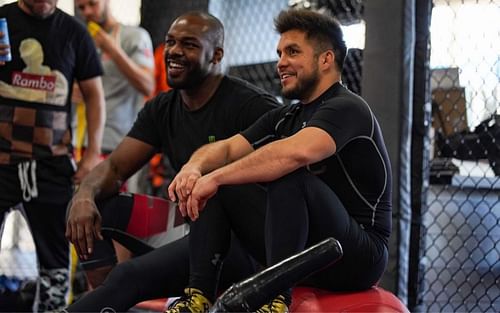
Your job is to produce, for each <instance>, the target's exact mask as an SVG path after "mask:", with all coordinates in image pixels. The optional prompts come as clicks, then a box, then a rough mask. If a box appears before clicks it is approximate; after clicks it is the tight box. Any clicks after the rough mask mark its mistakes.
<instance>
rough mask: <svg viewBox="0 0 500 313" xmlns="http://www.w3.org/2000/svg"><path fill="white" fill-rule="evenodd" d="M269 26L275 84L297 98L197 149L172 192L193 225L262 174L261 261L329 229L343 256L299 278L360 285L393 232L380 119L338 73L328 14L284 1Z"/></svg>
mask: <svg viewBox="0 0 500 313" xmlns="http://www.w3.org/2000/svg"><path fill="white" fill-rule="evenodd" d="M275 27H276V30H277V31H278V32H279V33H280V34H281V37H280V40H279V43H278V47H277V52H278V56H279V61H278V64H277V70H278V73H279V76H280V79H281V85H282V93H283V95H284V96H285V97H287V98H291V99H298V100H300V102H299V103H297V104H294V105H291V106H287V107H282V108H278V109H275V110H273V111H271V112H268V113H267V114H265V115H264V116H263V117H261V118H260V119H259V120H258V121H257V122H256V123H255V124H254V125H252V126H251V127H249V128H248V129H246V130H245V131H243V132H242V133H240V134H237V135H235V136H233V137H231V138H229V139H226V140H221V141H219V142H216V143H214V144H211V145H207V146H204V147H202V148H201V149H199V150H197V151H196V152H195V153H194V154H193V156H192V157H191V158H190V160H189V162H188V163H187V164H185V165H184V166H183V168H182V170H181V171H180V172H179V173H178V175H177V176H176V177H175V178H174V180H173V182H172V184H171V185H170V187H169V194H170V198H171V199H172V200H178V201H179V202H180V203H181V205H180V209H181V213H182V214H183V215H184V216H189V217H190V218H191V220H193V221H194V222H193V224H194V225H196V224H197V223H206V218H205V215H209V214H211V213H210V211H211V210H212V208H211V207H210V206H209V205H208V203H209V202H210V201H211V200H210V199H212V198H213V197H217V196H218V195H219V194H220V192H221V190H224V189H225V188H227V186H233V185H240V184H248V183H254V182H268V203H267V212H266V214H267V215H266V219H265V249H266V259H267V260H266V261H267V265H268V266H270V265H273V264H275V263H277V262H279V261H281V260H283V259H284V258H287V257H289V256H291V255H293V254H296V253H298V252H300V251H302V250H304V248H306V247H308V246H311V245H313V244H315V243H317V242H319V241H321V240H323V239H325V238H327V237H334V238H336V239H337V240H339V241H340V243H341V245H342V247H343V252H344V255H343V258H342V259H341V260H340V261H339V262H338V263H336V264H334V265H332V266H330V267H328V268H326V269H324V270H322V271H321V272H319V273H317V274H315V275H312V276H311V277H309V278H307V279H306V281H303V282H301V283H303V284H306V285H309V286H315V287H319V288H324V289H327V290H335V291H340V290H342V291H348V290H363V289H367V288H369V287H371V286H373V285H374V284H375V283H376V282H377V281H378V280H379V279H380V277H381V275H382V273H383V271H384V269H385V267H386V264H387V259H388V252H387V242H388V238H389V235H390V232H391V207H392V205H391V171H390V163H389V159H388V156H387V151H386V148H385V144H384V141H383V138H382V134H381V130H380V127H379V125H378V122H377V120H376V118H375V116H374V115H373V112H372V111H371V109H370V107H369V106H368V104H367V103H366V102H365V101H364V100H363V99H362V98H360V97H358V96H357V95H355V94H353V93H351V92H350V91H348V90H347V89H346V88H345V87H344V86H343V85H342V84H341V82H340V80H341V76H340V74H341V72H342V67H343V62H344V58H345V55H346V46H345V43H344V40H343V36H342V31H341V29H340V27H339V25H338V24H337V23H336V22H335V21H334V20H333V19H332V18H330V17H328V16H325V15H322V14H320V13H316V12H311V11H306V10H290V11H283V12H282V13H280V15H279V16H278V17H277V18H276V20H275ZM202 210H203V211H202ZM227 221H228V223H230V227H231V228H232V229H233V230H234V232H235V233H236V234H241V233H244V230H243V229H241V228H240V225H241V221H239V223H238V221H234V220H230V219H228V220H227ZM255 221H256V219H255V218H254V219H250V220H247V221H246V222H247V224H250V223H253V222H255ZM212 222H213V223H214V225H215V222H216V221H214V220H213V221H212ZM259 223H261V224H264V221H260V222H258V223H255V224H253V226H254V228H255V229H259V226H260V224H259ZM220 227H221V226H220V223H218V224H217V228H216V227H213V228H212V229H211V231H212V232H217V231H218V228H220ZM247 227H248V226H247ZM206 228H207V229H208V226H206ZM223 229H225V228H223ZM254 233H255V232H254ZM225 238H226V240H229V238H230V237H229V236H228V235H226V237H225ZM196 239H197V238H195V237H192V238H191V240H192V241H194V240H196ZM258 239H259V238H255V241H257V240H258ZM198 240H203V238H198ZM261 244H262V245H264V244H263V243H261ZM256 245H258V243H256ZM256 258H257V259H258V257H256ZM191 262H192V263H191V265H192V266H193V264H195V266H196V263H199V262H203V260H199V259H194V258H191ZM190 282H191V283H190V285H189V287H190V288H195V289H199V290H200V291H201V292H202V293H204V292H205V290H204V289H203V284H198V285H196V284H193V282H194V281H193V280H191V281H190ZM290 295H291V291H290V290H283V291H282V292H281V293H280V294H279V295H272V297H274V300H272V301H271V303H269V304H266V305H264V306H263V307H262V308H261V309H260V310H259V311H258V312H285V311H287V309H288V308H287V306H289V305H290V303H291V296H290ZM192 298H193V297H192V296H191V297H189V295H187V297H186V298H185V299H183V301H181V302H180V303H179V305H177V306H174V307H172V308H171V310H170V311H167V312H172V313H173V312H194V311H195V310H194V309H195V308H196V306H193V304H192V303H191V302H190V300H191V299H192Z"/></svg>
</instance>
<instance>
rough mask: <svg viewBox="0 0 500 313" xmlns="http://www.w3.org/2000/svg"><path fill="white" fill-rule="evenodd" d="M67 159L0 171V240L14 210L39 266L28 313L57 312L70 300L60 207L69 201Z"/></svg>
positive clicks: (67, 255) (63, 215)
mask: <svg viewBox="0 0 500 313" xmlns="http://www.w3.org/2000/svg"><path fill="white" fill-rule="evenodd" d="M73 174H74V167H73V164H72V162H71V160H70V158H69V157H67V156H61V157H53V158H50V159H46V160H37V161H29V162H23V163H20V164H16V165H0V235H1V229H2V226H1V225H3V221H4V217H5V214H6V213H7V212H8V211H9V210H10V209H12V208H19V209H20V210H21V212H22V213H23V215H24V217H25V218H26V220H27V222H28V225H29V228H30V231H31V234H32V235H33V240H34V242H35V248H36V255H37V258H38V264H39V277H38V280H37V287H38V288H37V290H38V293H39V297H38V298H36V301H35V303H34V304H33V310H34V311H41V312H43V311H51V310H57V309H60V308H62V307H64V306H66V305H67V299H68V297H69V294H70V279H69V277H70V275H69V272H70V271H69V269H70V249H69V242H68V241H67V240H66V237H65V236H64V233H65V229H66V207H67V205H68V202H69V200H70V199H71V196H72V195H73V183H72V177H73ZM13 310H15V308H13Z"/></svg>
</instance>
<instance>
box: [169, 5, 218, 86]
mask: <svg viewBox="0 0 500 313" xmlns="http://www.w3.org/2000/svg"><path fill="white" fill-rule="evenodd" d="M210 31H211V30H210V26H209V25H208V23H207V21H206V20H204V19H203V18H202V17H200V16H196V15H187V16H182V17H180V18H178V19H177V20H175V21H174V23H173V24H172V26H171V27H170V29H169V31H168V33H167V36H166V39H165V64H166V68H167V81H168V84H169V85H170V86H171V87H173V88H178V89H190V88H193V87H196V86H198V85H199V84H200V83H201V82H202V81H203V80H204V79H205V78H206V77H207V75H208V74H209V73H210V70H211V68H212V65H213V64H215V63H217V62H218V61H215V60H214V57H215V56H214V54H215V51H216V47H215V44H214V43H213V42H212V40H211V39H210V38H211V36H210Z"/></svg>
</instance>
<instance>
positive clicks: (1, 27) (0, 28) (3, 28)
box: [0, 17, 12, 62]
mask: <svg viewBox="0 0 500 313" xmlns="http://www.w3.org/2000/svg"><path fill="white" fill-rule="evenodd" d="M0 32H2V33H3V37H2V38H0V43H2V44H7V45H10V41H9V29H8V28H7V19H6V18H5V17H2V18H0ZM10 60H12V55H11V54H10V48H9V51H8V53H7V54H5V55H0V61H3V62H8V61H10Z"/></svg>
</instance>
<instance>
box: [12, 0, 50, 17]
mask: <svg viewBox="0 0 500 313" xmlns="http://www.w3.org/2000/svg"><path fill="white" fill-rule="evenodd" d="M19 3H20V4H21V5H23V6H24V7H26V8H28V10H29V11H30V13H31V16H33V17H34V18H37V19H40V20H44V19H46V18H48V17H50V16H51V15H52V14H54V12H55V11H56V8H55V7H54V9H53V10H52V11H50V12H49V13H47V14H43V15H41V14H37V13H36V12H35V10H34V7H33V6H31V5H29V4H28V3H26V2H25V1H23V0H19Z"/></svg>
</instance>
